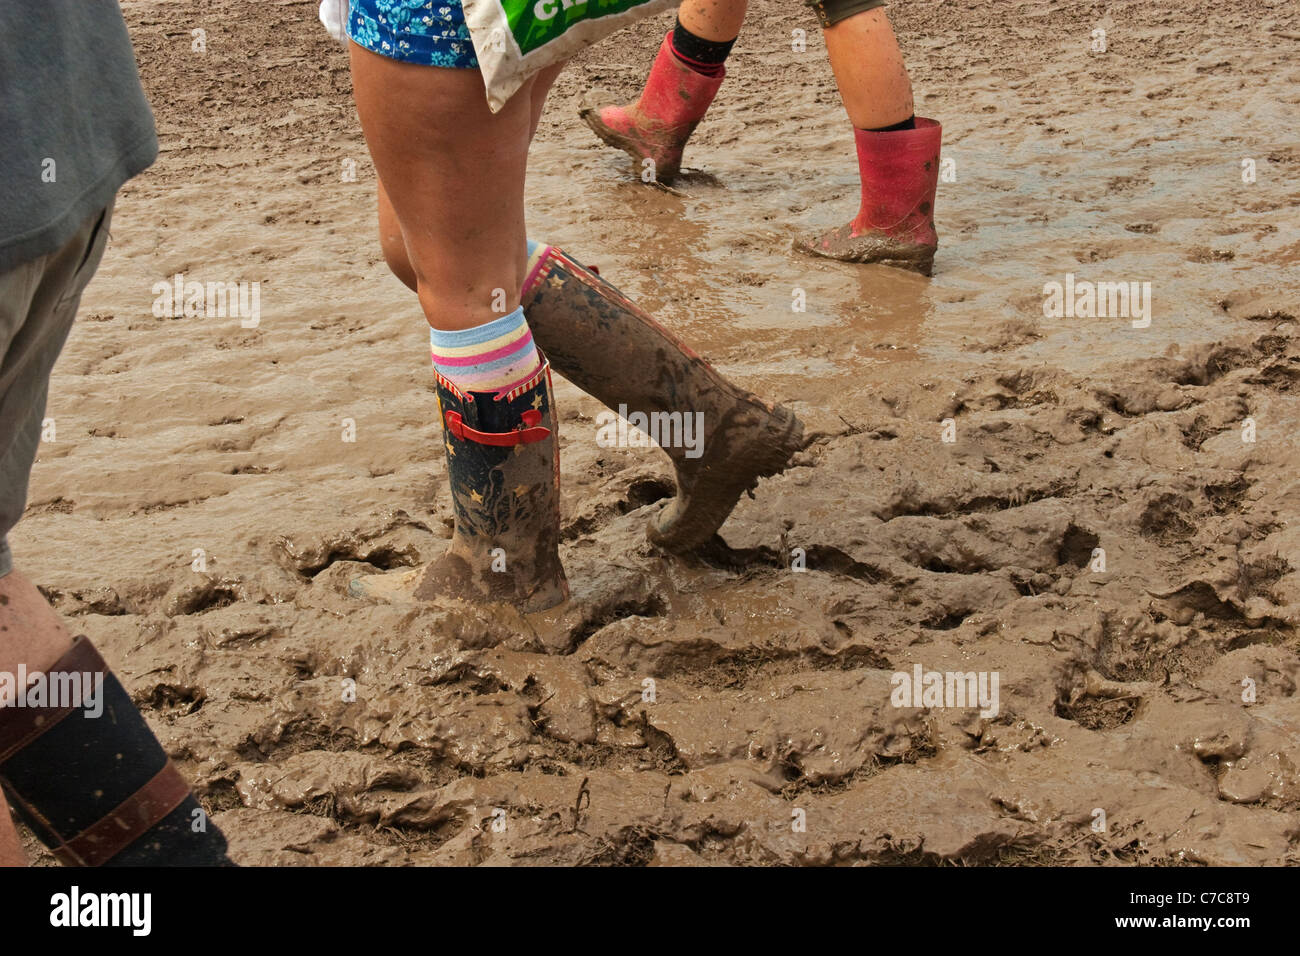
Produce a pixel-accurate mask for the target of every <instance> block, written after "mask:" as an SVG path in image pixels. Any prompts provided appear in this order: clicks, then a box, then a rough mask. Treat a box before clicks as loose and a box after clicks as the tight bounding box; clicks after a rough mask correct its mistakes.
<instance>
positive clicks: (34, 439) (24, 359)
mask: <svg viewBox="0 0 1300 956" xmlns="http://www.w3.org/2000/svg"><path fill="white" fill-rule="evenodd" d="M112 216H113V204H112V203H109V204H108V206H107V208H105V209H104V210H103V212H100V213H96V214H95V215H94V216H91V217H90V218H89V219H88V220H86V222H85V223H83V224H82V226H81V228H80V229H78V230H77V234H76V235H75V236H73V237H72V238H71V239H69V240H68V242H67V244H66V245H64V247H63V248H62V249H59V250H57V251H56V252H51V253H50V254H49V255H44V256H41V257H40V258H38V259H32V260H30V261H28V262H24V263H22V265H19V266H16V267H15V268H13V269H11V270H9V271H8V272H4V273H0V577H4V576H5V575H6V574H8V573H9V572H10V571H12V570H13V555H12V554H11V553H10V551H9V542H8V540H7V539H6V535H8V533H9V531H10V529H11V528H13V526H14V525H16V524H17V523H18V519H19V518H21V517H22V514H23V508H25V507H26V505H27V480H28V477H29V476H30V475H31V471H32V463H33V462H34V461H35V460H36V448H37V446H38V445H39V444H40V440H41V422H42V420H43V419H44V417H45V399H46V396H47V394H48V393H49V387H50V370H51V369H53V368H54V362H55V360H56V359H57V358H58V357H59V352H60V351H61V350H62V349H63V343H64V342H65V341H66V340H67V338H68V331H69V330H70V329H71V328H72V320H73V319H74V318H75V317H76V315H77V306H78V305H79V304H80V303H81V293H82V291H83V290H84V289H85V288H86V285H87V283H89V282H90V278H91V276H93V275H94V274H95V270H96V269H97V268H98V267H99V260H100V259H101V258H103V255H104V246H105V245H106V244H107V242H108V226H109V222H110V220H111V219H112Z"/></svg>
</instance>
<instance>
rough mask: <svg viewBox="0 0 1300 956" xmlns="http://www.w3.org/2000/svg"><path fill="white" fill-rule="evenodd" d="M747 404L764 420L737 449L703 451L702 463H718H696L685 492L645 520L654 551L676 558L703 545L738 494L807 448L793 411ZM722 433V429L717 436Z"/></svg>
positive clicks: (784, 467)
mask: <svg viewBox="0 0 1300 956" xmlns="http://www.w3.org/2000/svg"><path fill="white" fill-rule="evenodd" d="M746 404H747V406H748V408H749V409H751V410H752V411H755V412H758V413H760V414H762V415H765V416H766V417H767V421H765V422H764V423H763V424H762V425H761V426H760V427H759V428H756V429H754V430H753V434H751V435H749V436H747V437H746V438H744V439H743V442H744V443H743V445H742V446H741V447H739V448H737V447H734V446H732V445H731V444H730V442H728V443H727V445H726V446H724V447H723V448H719V449H717V450H716V451H714V450H713V449H710V450H709V451H706V453H705V458H706V459H708V457H709V455H710V452H712V454H714V455H716V456H717V458H718V460H717V461H708V462H707V463H706V464H703V465H701V466H700V467H699V469H698V470H697V471H696V473H695V474H694V475H693V476H692V482H691V487H690V490H689V491H688V492H685V493H683V492H682V491H681V490H680V489H679V491H678V494H677V497H675V498H673V499H672V500H671V501H669V502H668V504H667V506H665V508H664V509H663V511H661V512H660V513H659V514H658V515H656V516H655V517H654V518H652V519H651V520H650V523H649V525H648V526H647V528H646V537H648V538H649V539H650V542H651V543H652V544H654V545H655V546H656V547H658V548H662V549H663V550H665V551H669V552H672V553H674V554H681V553H685V552H689V551H692V550H694V549H696V548H698V547H700V546H701V545H703V544H705V543H707V542H708V541H710V540H711V539H712V538H713V535H714V534H715V533H716V532H717V530H718V529H719V528H720V527H722V525H723V523H724V522H725V521H726V520H727V517H728V516H729V515H730V514H731V512H732V510H733V509H734V508H735V507H736V502H737V501H739V500H740V496H741V495H743V494H745V492H747V491H749V490H751V489H752V488H753V487H754V485H756V484H757V483H758V481H759V479H761V478H767V477H770V476H772V475H775V474H779V473H780V472H782V471H784V470H785V469H786V467H787V466H788V465H789V464H790V459H791V458H793V457H794V456H795V454H796V453H797V452H799V451H802V450H803V448H804V446H805V445H806V442H805V441H804V435H803V422H801V421H799V419H798V418H797V417H796V416H795V414H794V412H792V411H790V410H789V409H788V408H785V407H784V406H782V405H777V406H774V407H773V408H772V409H771V411H768V410H767V408H766V407H764V406H762V405H761V404H759V403H758V402H757V401H756V400H751V401H750V402H748V403H746ZM733 427H734V426H733ZM742 427H743V426H742ZM725 434H726V429H725V428H724V429H723V431H722V435H723V436H725Z"/></svg>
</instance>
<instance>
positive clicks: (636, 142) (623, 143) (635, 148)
mask: <svg viewBox="0 0 1300 956" xmlns="http://www.w3.org/2000/svg"><path fill="white" fill-rule="evenodd" d="M600 109H603V107H600V108H596V107H588V108H587V109H584V110H582V111H581V112H579V113H578V116H579V117H580V118H581V119H582V121H583V122H584V123H586V124H587V125H588V126H589V127H590V128H591V131H592V132H593V133H595V134H596V135H597V136H598V137H600V141H601V142H602V143H604V144H605V145H606V146H613V147H615V148H617V149H621V150H622V151H623V152H625V153H627V154H628V155H629V156H631V157H632V159H633V160H634V161H635V163H636V165H637V167H638V169H637V176H638V178H640V166H641V164H642V163H643V162H645V160H647V159H651V160H654V164H655V182H657V183H661V184H663V185H665V186H669V185H672V183H673V180H675V179H676V178H677V177H678V176H679V175H680V174H681V171H682V164H681V161H680V160H679V161H678V162H676V163H671V162H669V163H661V162H660V161H659V160H657V159H655V157H654V150H653V149H652V148H651V147H650V146H649V144H648V143H646V141H645V140H644V139H641V138H640V137H635V136H628V135H627V134H626V133H620V132H618V131H617V130H615V129H611V128H610V127H609V126H606V125H605V123H604V121H602V120H601V118H600Z"/></svg>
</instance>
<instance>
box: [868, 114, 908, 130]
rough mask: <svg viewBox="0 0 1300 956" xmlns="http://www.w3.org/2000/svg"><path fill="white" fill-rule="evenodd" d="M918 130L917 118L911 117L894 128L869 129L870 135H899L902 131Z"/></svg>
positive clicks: (896, 124)
mask: <svg viewBox="0 0 1300 956" xmlns="http://www.w3.org/2000/svg"><path fill="white" fill-rule="evenodd" d="M905 129H916V117H915V116H909V117H908V118H907V119H905V120H903V122H901V123H895V124H894V125H893V126H881V127H880V128H879V129H869V130H867V132H868V133H897V132H899V131H900V130H905Z"/></svg>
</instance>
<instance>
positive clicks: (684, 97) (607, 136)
mask: <svg viewBox="0 0 1300 956" xmlns="http://www.w3.org/2000/svg"><path fill="white" fill-rule="evenodd" d="M725 76H726V69H725V68H723V67H721V66H719V67H718V75H717V76H704V75H703V74H700V73H697V72H696V71H695V70H692V69H691V68H690V67H689V66H687V65H686V64H685V63H683V62H682V61H681V60H679V59H678V58H677V56H676V55H675V54H674V53H673V34H672V31H669V33H668V35H667V36H666V37H664V42H663V45H662V46H660V47H659V55H658V56H657V57H655V62H654V66H653V67H651V68H650V76H649V77H648V78H647V79H646V83H645V90H644V91H642V93H641V98H640V99H639V100H638V101H637V102H636V103H634V104H632V105H631V106H613V105H610V106H601V107H597V108H595V109H584V110H582V111H581V112H580V113H579V115H580V116H581V117H582V119H583V121H584V122H585V123H586V124H587V125H588V126H590V127H591V129H592V131H593V132H595V134H596V135H597V136H599V137H600V138H601V139H602V140H604V141H605V142H606V143H608V144H609V145H610V146H617V147H618V148H619V149H621V150H623V151H624V152H625V153H627V154H628V155H629V156H631V157H632V158H633V159H635V160H636V161H637V164H638V166H640V165H641V164H642V163H643V162H644V161H645V160H647V159H650V160H653V161H654V177H655V179H656V180H658V181H659V182H661V183H671V182H672V181H673V180H674V179H676V178H677V176H678V174H679V173H680V172H681V169H682V150H683V149H685V148H686V141H687V140H688V139H690V136H691V133H693V132H694V131H695V127H696V126H698V125H699V123H700V120H702V119H703V118H704V114H705V113H707V112H708V110H709V105H710V104H711V103H712V102H713V98H714V97H715V96H717V95H718V89H719V88H720V87H721V86H722V80H723V77H725ZM640 171H641V170H640V169H638V172H640Z"/></svg>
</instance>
